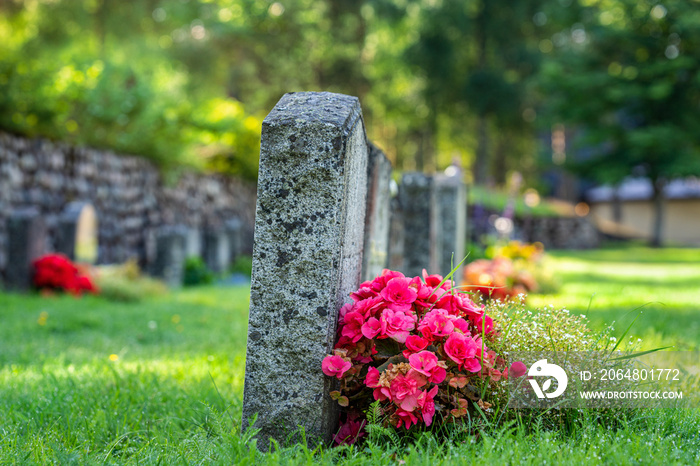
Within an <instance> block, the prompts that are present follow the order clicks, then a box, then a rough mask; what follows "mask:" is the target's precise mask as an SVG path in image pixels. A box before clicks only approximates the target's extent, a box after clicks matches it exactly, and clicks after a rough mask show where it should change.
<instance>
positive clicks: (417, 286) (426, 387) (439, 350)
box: [322, 270, 507, 443]
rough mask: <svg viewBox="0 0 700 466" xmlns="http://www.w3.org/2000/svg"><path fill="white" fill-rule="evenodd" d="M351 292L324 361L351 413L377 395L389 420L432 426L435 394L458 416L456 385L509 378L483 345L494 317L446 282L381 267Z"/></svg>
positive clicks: (460, 404)
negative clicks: (350, 300) (349, 300)
mask: <svg viewBox="0 0 700 466" xmlns="http://www.w3.org/2000/svg"><path fill="white" fill-rule="evenodd" d="M351 298H352V301H353V302H352V303H349V304H346V305H345V306H343V308H342V309H341V310H340V317H339V322H338V341H337V343H336V345H335V348H334V350H333V354H330V355H328V356H326V358H325V359H324V360H323V363H322V369H323V373H324V374H326V375H327V376H330V377H335V378H337V379H338V380H340V385H341V392H342V394H343V395H345V396H340V394H339V393H337V392H334V393H336V397H335V398H334V399H343V400H344V402H343V404H342V405H343V406H346V405H347V403H348V399H351V400H353V403H352V404H351V405H349V406H348V408H347V410H348V412H349V417H348V418H349V419H350V418H352V419H356V418H357V417H358V415H359V414H360V413H362V410H363V409H366V407H367V406H368V405H369V404H370V403H371V402H373V401H375V400H379V401H380V402H381V403H382V409H383V412H384V414H386V415H388V417H389V419H390V422H391V423H392V424H393V425H394V426H396V427H402V426H404V427H405V428H406V429H408V428H410V427H412V426H414V425H417V424H425V425H426V426H429V425H431V423H432V422H433V417H434V416H435V413H436V400H437V399H439V403H438V405H439V406H444V407H445V412H447V413H450V411H448V409H449V406H453V407H454V408H455V409H456V410H457V411H455V410H452V411H454V412H455V413H458V414H457V417H458V416H459V415H460V414H459V413H462V414H461V415H463V414H466V411H465V410H464V409H462V408H463V407H464V406H466V403H467V402H466V400H465V399H464V396H466V395H464V394H463V393H462V392H460V390H459V389H461V388H463V387H464V386H465V385H466V382H467V381H468V380H469V379H470V378H471V377H480V378H484V377H486V378H490V379H491V380H498V379H500V378H501V377H507V369H505V362H504V361H503V360H502V359H501V358H498V357H497V356H496V354H495V352H494V351H491V350H489V348H488V347H487V344H486V343H487V341H489V340H491V339H493V338H495V335H496V333H495V329H494V322H493V320H492V319H491V317H489V316H488V315H487V314H486V313H485V310H484V307H483V306H479V305H477V304H475V303H474V302H473V301H472V300H471V299H470V298H469V296H468V295H466V294H464V293H462V292H459V291H457V290H455V289H452V283H451V282H450V281H449V280H443V278H442V277H441V276H439V275H428V273H427V272H426V271H425V270H424V271H423V276H422V277H414V278H408V277H405V276H404V275H403V274H402V273H400V272H394V271H390V270H384V272H383V273H382V275H381V276H379V277H377V278H375V279H374V280H372V281H368V282H365V283H362V284H361V285H360V288H359V290H357V291H356V292H355V293H352V294H351ZM489 343H490V341H489ZM448 387H451V388H448ZM339 402H340V401H339ZM453 414H454V413H453ZM353 422H355V421H353ZM353 425H354V424H353ZM345 431H347V428H344V432H345ZM343 442H344V443H347V442H348V439H347V436H346V437H345V438H344V440H343Z"/></svg>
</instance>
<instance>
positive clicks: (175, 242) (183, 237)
mask: <svg viewBox="0 0 700 466" xmlns="http://www.w3.org/2000/svg"><path fill="white" fill-rule="evenodd" d="M241 234H242V233H241V221H240V220H239V219H237V218H233V219H231V220H228V221H226V222H224V228H220V229H207V230H204V231H202V230H199V229H197V228H188V227H185V226H183V225H175V226H165V227H162V228H161V229H160V230H159V231H158V232H157V233H156V237H155V238H154V240H155V248H154V251H155V254H154V258H153V260H152V263H151V267H150V269H151V273H152V274H153V275H154V276H156V277H159V278H162V279H163V280H164V281H165V282H166V283H167V284H168V286H170V287H171V288H177V287H179V286H180V285H182V282H183V274H184V269H185V260H186V259H187V258H190V257H202V258H203V259H204V263H205V264H206V266H207V268H208V269H209V270H210V271H212V272H214V273H216V274H222V273H226V272H227V271H228V269H229V266H230V265H231V263H232V262H233V261H235V259H236V258H237V257H238V256H239V255H240V254H241V241H242V238H241Z"/></svg>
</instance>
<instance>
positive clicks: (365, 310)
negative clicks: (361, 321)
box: [352, 296, 386, 319]
mask: <svg viewBox="0 0 700 466" xmlns="http://www.w3.org/2000/svg"><path fill="white" fill-rule="evenodd" d="M384 308H386V303H385V302H384V300H383V299H382V298H381V296H376V297H374V298H368V299H363V300H362V301H358V302H356V303H355V305H354V306H353V307H352V310H353V311H354V312H359V313H360V314H362V316H363V317H364V318H365V319H367V318H369V317H377V316H378V315H379V313H380V312H381V311H382V310H383V309H384Z"/></svg>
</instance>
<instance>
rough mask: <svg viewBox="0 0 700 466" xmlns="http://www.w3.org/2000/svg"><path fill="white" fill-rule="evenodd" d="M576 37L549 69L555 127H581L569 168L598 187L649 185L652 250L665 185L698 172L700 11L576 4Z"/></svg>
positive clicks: (632, 0)
mask: <svg viewBox="0 0 700 466" xmlns="http://www.w3.org/2000/svg"><path fill="white" fill-rule="evenodd" d="M576 6H577V8H576V10H579V11H580V12H579V15H578V21H577V23H576V24H574V25H573V26H572V32H571V36H570V37H571V39H569V38H568V37H566V36H560V39H561V40H559V45H558V47H557V48H558V50H557V53H556V55H555V56H554V57H553V59H552V60H550V61H549V63H548V64H547V65H546V66H545V67H544V68H543V73H542V76H541V83H542V88H543V90H544V92H546V93H547V94H548V95H549V96H550V98H551V101H550V103H549V105H550V111H551V118H552V122H553V123H569V124H571V125H573V126H574V128H575V129H576V130H577V131H578V135H577V136H576V138H575V143H576V145H577V146H578V148H579V149H582V150H581V152H582V154H583V155H582V156H581V157H579V158H578V159H573V160H572V161H570V163H569V164H568V167H569V168H570V169H571V170H573V171H575V172H576V173H578V174H581V175H584V176H587V177H589V178H591V179H593V180H595V181H596V182H599V183H611V184H613V185H614V184H617V183H619V182H621V181H622V180H623V179H624V178H625V177H627V176H630V175H632V174H635V175H637V176H640V175H641V176H646V177H647V178H649V179H650V180H651V182H652V186H653V197H652V199H653V200H654V203H655V219H654V233H653V238H652V244H653V245H655V246H660V245H661V243H662V238H661V232H662V216H663V203H662V202H660V200H661V196H662V192H663V189H664V187H665V185H666V183H667V182H668V181H669V180H670V179H672V178H677V177H682V176H688V175H700V156H699V154H700V136H699V135H700V118H698V112H697V108H698V105H700V64H699V63H698V60H697V56H698V54H699V53H700V15H698V12H697V8H696V6H695V5H694V4H692V3H689V2H687V1H684V0H671V1H666V2H663V4H662V3H659V4H655V3H654V2H647V1H644V2H639V1H636V0H614V1H592V2H580V4H577V5H576Z"/></svg>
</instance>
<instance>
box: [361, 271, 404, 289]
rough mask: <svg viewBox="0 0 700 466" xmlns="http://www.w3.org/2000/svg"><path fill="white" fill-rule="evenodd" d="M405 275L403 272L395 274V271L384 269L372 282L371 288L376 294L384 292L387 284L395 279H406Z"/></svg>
mask: <svg viewBox="0 0 700 466" xmlns="http://www.w3.org/2000/svg"><path fill="white" fill-rule="evenodd" d="M404 277H405V276H404V274H402V273H401V272H395V271H393V270H389V269H384V270H382V274H381V275H380V276H378V277H377V278H375V279H374V280H372V283H371V286H370V288H372V289H373V290H375V291H376V292H380V291H382V290H383V289H384V288H386V285H387V283H388V282H389V281H390V280H392V279H394V278H404Z"/></svg>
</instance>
